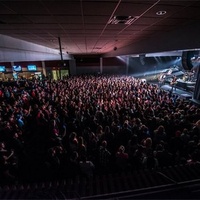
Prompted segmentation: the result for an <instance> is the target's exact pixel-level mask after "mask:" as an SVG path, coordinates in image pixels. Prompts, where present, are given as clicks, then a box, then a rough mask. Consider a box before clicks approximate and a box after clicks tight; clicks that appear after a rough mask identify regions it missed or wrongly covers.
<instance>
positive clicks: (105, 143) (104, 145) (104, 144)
mask: <svg viewBox="0 0 200 200" xmlns="http://www.w3.org/2000/svg"><path fill="white" fill-rule="evenodd" d="M101 145H102V147H103V148H106V147H107V141H106V140H104V141H102V143H101Z"/></svg>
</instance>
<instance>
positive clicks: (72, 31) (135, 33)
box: [0, 0, 200, 55]
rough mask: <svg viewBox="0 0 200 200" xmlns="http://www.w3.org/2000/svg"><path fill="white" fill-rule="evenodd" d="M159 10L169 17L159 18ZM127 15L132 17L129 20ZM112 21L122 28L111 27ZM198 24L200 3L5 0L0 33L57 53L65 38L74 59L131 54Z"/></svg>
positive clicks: (0, 7) (1, 4)
mask: <svg viewBox="0 0 200 200" xmlns="http://www.w3.org/2000/svg"><path fill="white" fill-rule="evenodd" d="M159 11H166V14H164V15H157V14H156V13H157V12H159ZM116 16H117V17H116ZM124 16H131V17H132V18H130V19H131V20H130V21H128V22H126V21H125V20H121V19H124V18H122V17H124ZM113 17H115V18H117V19H119V20H118V22H119V23H118V24H110V23H109V22H110V20H111V19H113ZM115 21H116V20H115ZM199 21H200V1H197V0H193V1H186V0H184V1H180V0H178V1H169V0H151V1H145V0H144V1H143V0H101V1H98V0H71V1H70V0H69V1H68V0H23V1H19V0H5V1H4V0H1V1H0V34H3V35H7V36H10V37H14V38H18V39H21V40H25V41H28V42H31V43H35V44H39V45H42V46H46V47H49V48H52V49H59V47H60V46H59V39H60V43H61V47H62V51H63V52H65V53H66V52H67V53H70V54H74V55H75V54H105V55H106V54H109V53H110V52H113V51H115V52H116V51H117V50H118V49H129V50H124V51H123V52H125V53H128V54H131V53H132V52H131V48H130V47H133V46H134V45H135V44H140V42H141V44H142V41H145V43H146V41H151V40H152V39H154V40H153V41H154V42H155V39H156V38H158V37H159V36H160V35H162V34H166V33H170V32H173V31H174V30H177V29H179V27H184V25H186V24H189V23H191V22H198V23H199ZM126 23H127V24H126ZM155 44H156V42H155ZM154 46H155V45H154ZM154 49H156V48H155V47H154ZM174 49H175V48H174ZM159 50H162V49H159ZM141 51H142V50H141V49H140V52H141ZM143 51H144V52H145V50H144V49H143ZM154 51H156V50H154ZM119 52H120V51H119ZM134 53H137V49H136V50H134Z"/></svg>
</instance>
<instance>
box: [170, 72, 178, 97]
mask: <svg viewBox="0 0 200 200" xmlns="http://www.w3.org/2000/svg"><path fill="white" fill-rule="evenodd" d="M176 80H177V78H176V76H173V77H172V81H171V83H170V85H171V93H173V90H176V83H177V81H176Z"/></svg>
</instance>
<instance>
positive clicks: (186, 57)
mask: <svg viewBox="0 0 200 200" xmlns="http://www.w3.org/2000/svg"><path fill="white" fill-rule="evenodd" d="M198 53H199V51H183V53H182V66H183V69H185V70H191V69H192V68H193V64H192V60H191V58H193V57H196V55H197V54H198Z"/></svg>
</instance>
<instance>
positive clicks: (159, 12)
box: [156, 10, 167, 15]
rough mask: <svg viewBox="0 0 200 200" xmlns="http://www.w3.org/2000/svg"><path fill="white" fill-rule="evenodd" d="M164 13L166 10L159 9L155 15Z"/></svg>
mask: <svg viewBox="0 0 200 200" xmlns="http://www.w3.org/2000/svg"><path fill="white" fill-rule="evenodd" d="M166 13H167V11H165V10H160V11H158V12H156V15H165V14H166Z"/></svg>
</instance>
